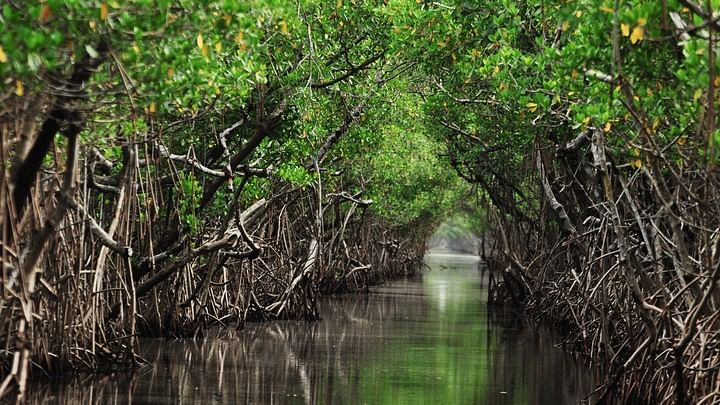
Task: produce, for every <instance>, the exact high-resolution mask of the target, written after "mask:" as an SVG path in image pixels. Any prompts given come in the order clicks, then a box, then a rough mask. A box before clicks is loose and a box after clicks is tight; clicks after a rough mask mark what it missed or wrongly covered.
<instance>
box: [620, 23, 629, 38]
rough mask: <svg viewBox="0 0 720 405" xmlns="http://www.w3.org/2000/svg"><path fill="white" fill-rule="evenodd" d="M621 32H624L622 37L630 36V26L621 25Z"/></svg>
mask: <svg viewBox="0 0 720 405" xmlns="http://www.w3.org/2000/svg"><path fill="white" fill-rule="evenodd" d="M620 31H622V35H623V36H624V37H628V36H630V25H628V24H620Z"/></svg>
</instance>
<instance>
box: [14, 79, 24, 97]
mask: <svg viewBox="0 0 720 405" xmlns="http://www.w3.org/2000/svg"><path fill="white" fill-rule="evenodd" d="M24 94H25V86H23V82H22V80H16V81H15V95H16V96H18V97H22V96H23V95H24Z"/></svg>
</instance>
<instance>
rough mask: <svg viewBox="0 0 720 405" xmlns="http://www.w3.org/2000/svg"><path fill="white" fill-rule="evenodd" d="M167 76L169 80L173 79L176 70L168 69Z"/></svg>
mask: <svg viewBox="0 0 720 405" xmlns="http://www.w3.org/2000/svg"><path fill="white" fill-rule="evenodd" d="M167 75H168V77H169V78H172V77H173V76H175V70H174V69H173V68H168V70H167Z"/></svg>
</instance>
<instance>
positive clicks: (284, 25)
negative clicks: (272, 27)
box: [280, 20, 288, 34]
mask: <svg viewBox="0 0 720 405" xmlns="http://www.w3.org/2000/svg"><path fill="white" fill-rule="evenodd" d="M280 32H282V33H283V34H287V33H288V27H287V22H285V20H282V21H280Z"/></svg>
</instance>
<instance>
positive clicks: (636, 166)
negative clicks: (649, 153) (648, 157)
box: [630, 159, 643, 169]
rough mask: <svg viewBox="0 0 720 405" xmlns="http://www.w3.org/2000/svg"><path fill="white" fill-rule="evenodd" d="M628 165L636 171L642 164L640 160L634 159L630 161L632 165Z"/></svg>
mask: <svg viewBox="0 0 720 405" xmlns="http://www.w3.org/2000/svg"><path fill="white" fill-rule="evenodd" d="M630 165H632V167H634V168H636V169H639V168H641V167H642V165H643V164H642V160H640V159H635V160H633V161H632V163H630Z"/></svg>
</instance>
